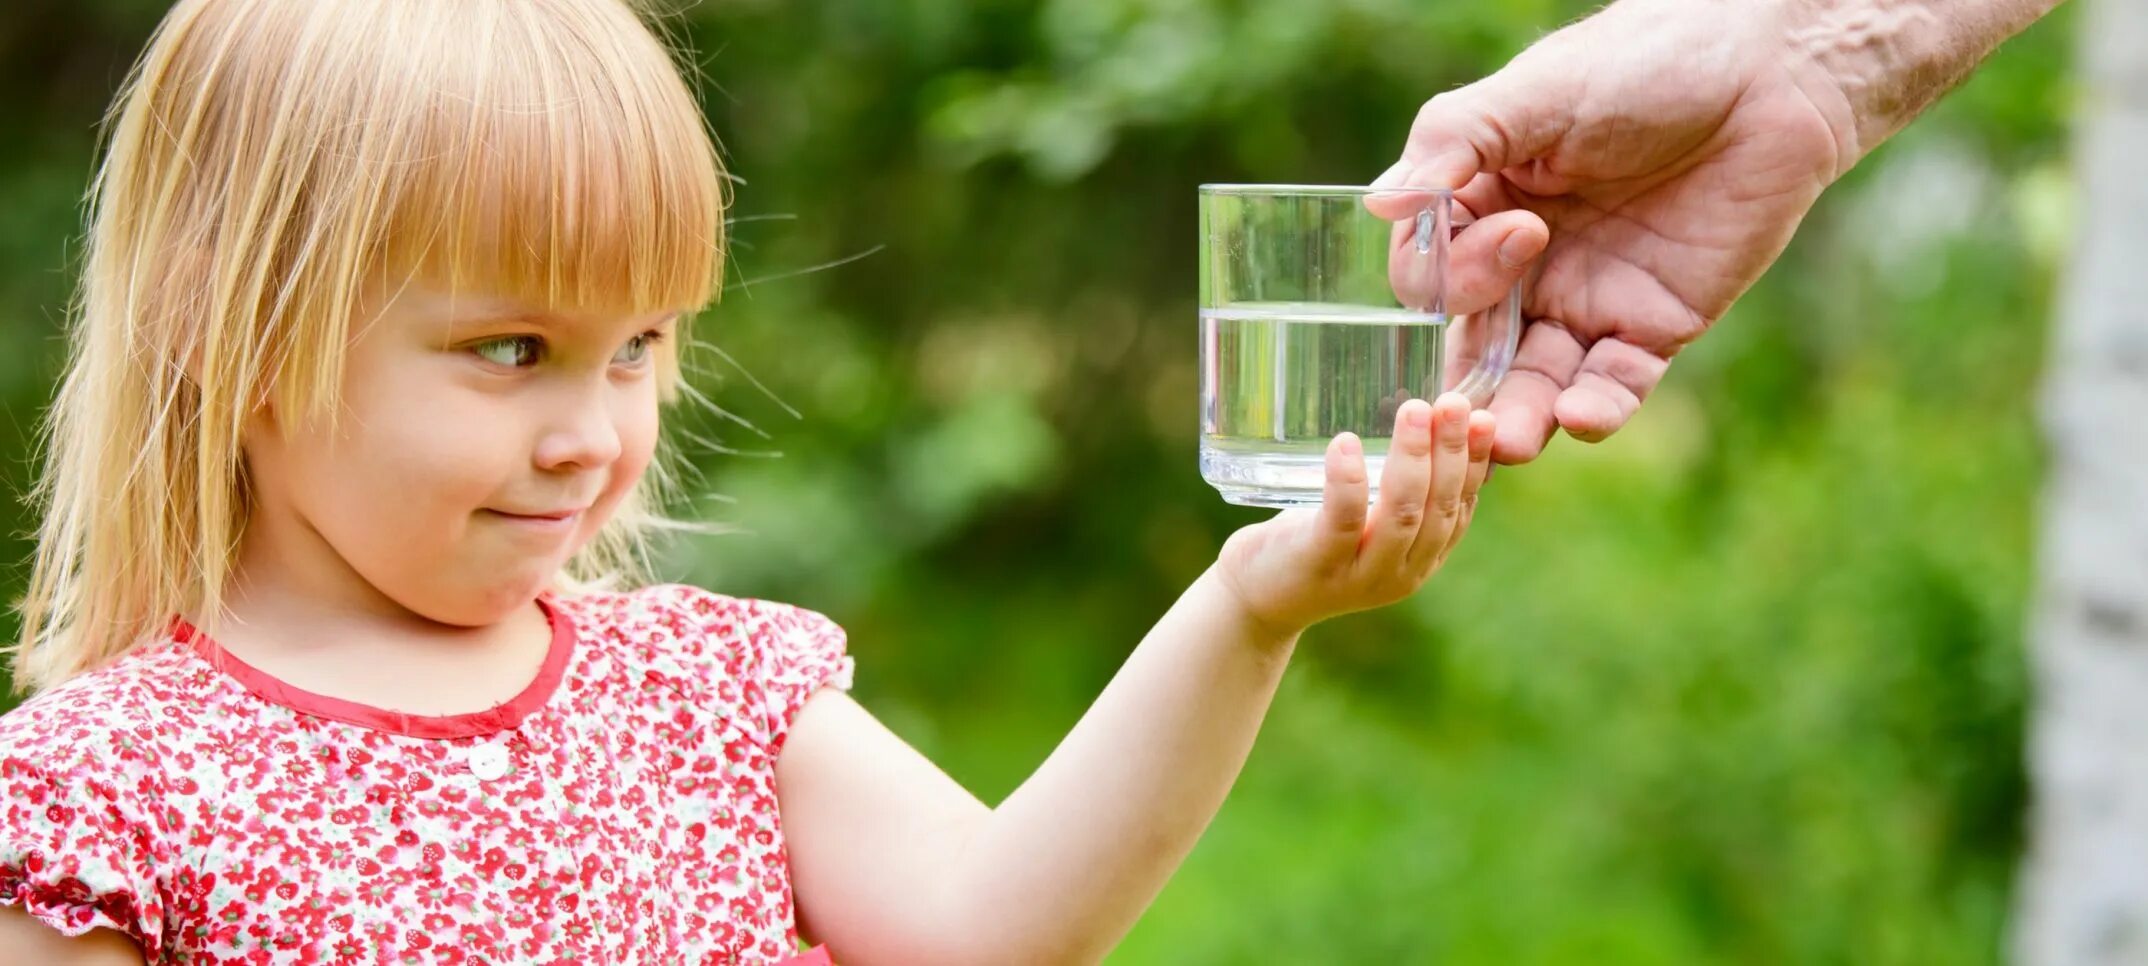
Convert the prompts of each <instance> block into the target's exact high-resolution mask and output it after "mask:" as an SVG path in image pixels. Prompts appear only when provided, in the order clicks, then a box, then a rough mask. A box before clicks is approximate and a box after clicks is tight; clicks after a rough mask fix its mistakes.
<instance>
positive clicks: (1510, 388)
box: [1491, 319, 1586, 463]
mask: <svg viewBox="0 0 2148 966" xmlns="http://www.w3.org/2000/svg"><path fill="white" fill-rule="evenodd" d="M1585 357H1586V353H1585V352H1584V351H1583V349H1582V347H1581V341H1580V340H1579V339H1576V338H1574V334H1573V333H1572V332H1569V331H1567V329H1566V326H1564V325H1561V324H1560V323H1558V322H1555V321H1552V320H1550V319H1539V320H1537V321H1534V322H1531V323H1528V325H1527V326H1525V327H1524V328H1523V329H1522V338H1521V347H1520V348H1519V349H1517V350H1516V351H1515V353H1514V365H1513V366H1512V367H1511V368H1510V369H1508V371H1507V375H1506V378H1505V379H1502V380H1500V382H1499V390H1498V392H1496V393H1494V394H1493V395H1492V405H1491V410H1492V415H1494V416H1497V417H1498V418H1499V429H1498V437H1497V439H1496V441H1495V442H1494V443H1493V444H1492V459H1494V460H1496V461H1498V462H1501V463H1527V462H1529V461H1530V460H1533V459H1535V458H1536V457H1537V454H1539V453H1541V452H1543V450H1544V444H1545V443H1546V442H1549V441H1550V440H1551V433H1552V430H1553V429H1555V428H1556V427H1557V425H1558V422H1557V413H1556V410H1557V406H1558V403H1559V398H1560V394H1561V393H1563V392H1565V391H1566V387H1568V386H1570V385H1572V384H1573V382H1574V374H1575V373H1576V372H1577V371H1579V370H1580V368H1581V363H1582V360H1583V359H1584V358H1585Z"/></svg>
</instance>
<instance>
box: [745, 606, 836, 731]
mask: <svg viewBox="0 0 2148 966" xmlns="http://www.w3.org/2000/svg"><path fill="white" fill-rule="evenodd" d="M744 603H745V604H746V609H747V614H748V620H747V621H745V634H744V635H743V640H742V642H741V646H742V647H744V648H745V652H746V653H745V657H746V660H745V662H744V666H745V668H746V669H747V670H748V672H749V674H750V675H751V677H750V680H749V684H750V685H751V686H750V687H748V688H746V689H745V693H746V695H747V696H748V697H749V698H751V697H754V696H755V695H756V693H757V696H758V701H757V702H755V704H754V706H753V707H752V708H751V709H750V710H752V711H753V712H754V713H756V714H758V716H759V718H760V731H761V736H762V739H763V740H764V741H765V742H766V743H767V745H768V747H769V749H771V750H774V751H781V750H782V749H783V742H784V739H785V738H787V737H788V736H789V735H790V730H791V721H792V719H794V718H796V717H797V716H798V709H799V708H801V707H804V706H805V703H806V699H807V698H810V697H812V696H813V692H815V691H818V690H820V689H821V688H823V687H830V686H832V687H837V688H841V689H843V690H845V691H848V690H850V686H851V680H852V677H853V675H854V674H855V673H856V670H857V665H856V662H855V661H854V660H853V659H852V658H851V657H850V655H849V654H848V653H847V643H848V642H847V635H846V634H845V633H844V631H843V628H842V627H841V626H840V625H838V624H836V622H835V621H833V620H830V619H828V617H827V615H825V614H822V613H820V612H818V611H813V610H808V609H806V608H803V607H799V606H797V605H794V604H785V603H779V602H776V601H769V600H748V601H745V602H744Z"/></svg>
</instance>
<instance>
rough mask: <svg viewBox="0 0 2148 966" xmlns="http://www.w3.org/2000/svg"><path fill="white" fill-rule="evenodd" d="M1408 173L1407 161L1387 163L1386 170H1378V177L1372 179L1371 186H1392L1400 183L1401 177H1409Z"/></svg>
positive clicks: (1408, 164)
mask: <svg viewBox="0 0 2148 966" xmlns="http://www.w3.org/2000/svg"><path fill="white" fill-rule="evenodd" d="M1409 175H1410V163H1409V162H1408V161H1397V162H1395V163H1394V164H1391V165H1388V166H1387V170H1385V171H1382V172H1380V176H1379V177H1377V178H1374V179H1372V187H1375V188H1392V187H1395V186H1396V185H1399V184H1401V183H1402V181H1403V179H1404V178H1407V177H1409Z"/></svg>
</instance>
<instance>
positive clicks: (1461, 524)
mask: <svg viewBox="0 0 2148 966" xmlns="http://www.w3.org/2000/svg"><path fill="white" fill-rule="evenodd" d="M1498 422H1499V421H1498V420H1497V419H1495V418H1494V417H1493V416H1492V414H1491V412H1490V411H1488V410H1478V411H1476V412H1473V413H1470V414H1469V479H1468V480H1465V481H1463V483H1462V519H1461V520H1459V521H1457V522H1456V523H1455V525H1454V532H1452V533H1449V534H1448V535H1447V545H1446V546H1444V547H1441V548H1440V551H1439V556H1438V557H1437V558H1435V559H1434V560H1433V561H1432V562H1433V564H1434V565H1435V566H1437V565H1438V563H1439V562H1440V561H1442V560H1445V559H1447V555H1448V554H1451V553H1453V552H1454V548H1455V545H1456V544H1459V543H1461V542H1462V535H1463V534H1465V533H1468V532H1469V521H1470V520H1472V519H1474V518H1475V517H1476V515H1477V493H1478V492H1479V491H1481V490H1483V488H1484V481H1485V480H1487V479H1490V478H1491V475H1492V442H1493V441H1494V440H1495V439H1497V438H1498V436H1499V426H1498Z"/></svg>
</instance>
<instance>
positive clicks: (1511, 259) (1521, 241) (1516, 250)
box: [1499, 231, 1544, 269]
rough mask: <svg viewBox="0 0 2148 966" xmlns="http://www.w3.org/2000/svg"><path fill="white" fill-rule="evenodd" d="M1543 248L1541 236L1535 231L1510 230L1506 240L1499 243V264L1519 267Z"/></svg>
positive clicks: (1527, 262) (1512, 267)
mask: <svg viewBox="0 0 2148 966" xmlns="http://www.w3.org/2000/svg"><path fill="white" fill-rule="evenodd" d="M1543 250H1544V245H1543V238H1542V237H1541V236H1539V235H1538V234H1537V233H1536V232H1533V231H1517V232H1510V233H1508V235H1507V238H1506V240H1505V241H1503V242H1500V243H1499V264H1501V265H1504V266H1506V267H1507V268H1510V269H1514V268H1520V267H1522V266H1523V265H1527V264H1529V260H1530V259H1532V258H1535V257H1536V256H1537V253H1538V252H1541V251H1543Z"/></svg>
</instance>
